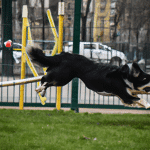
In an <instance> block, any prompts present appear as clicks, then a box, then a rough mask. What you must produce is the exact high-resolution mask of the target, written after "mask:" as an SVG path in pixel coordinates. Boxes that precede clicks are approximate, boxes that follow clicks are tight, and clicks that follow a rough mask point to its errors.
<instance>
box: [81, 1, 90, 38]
mask: <svg viewBox="0 0 150 150" xmlns="http://www.w3.org/2000/svg"><path fill="white" fill-rule="evenodd" d="M90 3H91V0H87V6H86V11H85V13H82V15H81V17H82V30H81V32H82V33H81V35H82V37H81V40H82V41H86V24H87V16H88V13H89V7H90Z"/></svg>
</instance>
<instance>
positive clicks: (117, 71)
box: [26, 45, 150, 108]
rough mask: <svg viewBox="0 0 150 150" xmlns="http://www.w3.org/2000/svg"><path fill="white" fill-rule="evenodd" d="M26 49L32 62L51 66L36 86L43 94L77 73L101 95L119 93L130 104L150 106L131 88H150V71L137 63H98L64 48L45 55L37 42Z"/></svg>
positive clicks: (147, 90)
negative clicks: (118, 64) (142, 68)
mask: <svg viewBox="0 0 150 150" xmlns="http://www.w3.org/2000/svg"><path fill="white" fill-rule="evenodd" d="M26 50H27V53H28V55H29V57H30V58H31V60H32V62H34V63H36V64H38V65H40V66H41V67H47V68H48V69H47V75H44V76H43V77H42V79H41V85H40V86H39V87H38V88H37V89H36V92H37V93H39V92H41V95H42V96H44V95H45V92H46V89H47V88H48V87H50V86H64V85H66V84H67V83H68V82H70V81H71V80H72V79H73V78H75V77H77V78H80V79H81V80H82V81H83V82H84V83H85V85H86V86H87V87H88V88H89V89H91V90H93V91H95V92H97V93H98V94H100V95H110V96H111V95H113V96H114V95H115V96H118V97H119V98H120V99H121V100H122V102H123V103H124V105H127V106H131V107H136V106H137V107H145V108H150V104H149V103H148V102H146V101H145V100H143V99H140V98H139V97H137V96H136V95H133V94H132V91H146V92H149V90H150V88H149V87H150V75H149V74H147V73H145V72H143V71H142V70H141V69H140V67H139V65H138V64H136V63H133V64H132V65H131V66H128V65H127V64H126V65H124V66H122V67H118V66H112V65H109V64H99V63H96V62H94V61H92V60H89V59H88V58H86V57H84V56H81V55H78V54H70V53H65V52H62V53H61V54H59V55H55V56H45V55H44V53H43V51H42V50H41V48H40V47H38V46H35V45H34V46H27V48H26Z"/></svg>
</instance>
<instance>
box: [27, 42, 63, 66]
mask: <svg viewBox="0 0 150 150" xmlns="http://www.w3.org/2000/svg"><path fill="white" fill-rule="evenodd" d="M26 52H27V54H28V55H29V57H30V59H31V61H32V62H33V63H36V64H37V65H39V66H41V67H49V66H51V65H57V64H59V63H60V61H61V60H60V59H59V57H55V56H45V54H44V53H43V51H42V49H41V48H40V47H39V46H38V45H32V46H31V45H28V46H27V47H26Z"/></svg>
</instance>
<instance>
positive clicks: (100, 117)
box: [0, 109, 150, 150]
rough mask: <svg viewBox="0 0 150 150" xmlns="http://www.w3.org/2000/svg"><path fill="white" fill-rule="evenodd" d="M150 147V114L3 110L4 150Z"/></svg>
mask: <svg viewBox="0 0 150 150" xmlns="http://www.w3.org/2000/svg"><path fill="white" fill-rule="evenodd" d="M32 149H33V150H34V149H35V150H103V149H108V150H150V115H145V114H143V115H134V114H99V113H97V114H88V113H74V112H73V111H66V112H64V111H59V112H57V111H56V110H53V111H45V110H44V111H43V110H38V111H37V110H23V111H21V110H6V109H0V150H32Z"/></svg>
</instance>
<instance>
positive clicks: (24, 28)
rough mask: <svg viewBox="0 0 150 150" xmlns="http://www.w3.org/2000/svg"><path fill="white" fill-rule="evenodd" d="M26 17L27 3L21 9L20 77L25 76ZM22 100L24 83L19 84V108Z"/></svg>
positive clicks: (21, 105) (21, 106)
mask: <svg viewBox="0 0 150 150" xmlns="http://www.w3.org/2000/svg"><path fill="white" fill-rule="evenodd" d="M27 17H28V10H27V5H23V11H22V18H23V25H22V56H21V79H24V78H25V63H26V60H25V54H26V53H25V47H26V27H27ZM23 101H24V85H21V86H20V103H19V108H20V110H23Z"/></svg>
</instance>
